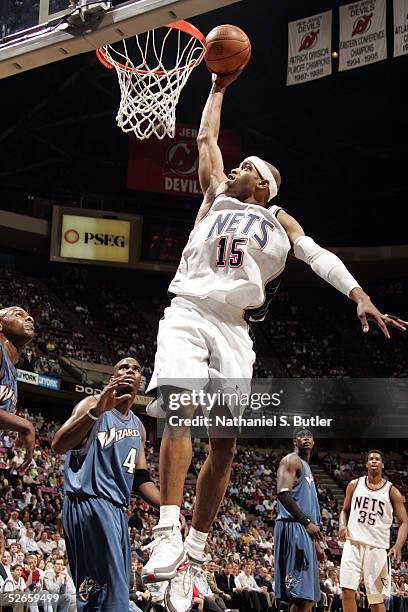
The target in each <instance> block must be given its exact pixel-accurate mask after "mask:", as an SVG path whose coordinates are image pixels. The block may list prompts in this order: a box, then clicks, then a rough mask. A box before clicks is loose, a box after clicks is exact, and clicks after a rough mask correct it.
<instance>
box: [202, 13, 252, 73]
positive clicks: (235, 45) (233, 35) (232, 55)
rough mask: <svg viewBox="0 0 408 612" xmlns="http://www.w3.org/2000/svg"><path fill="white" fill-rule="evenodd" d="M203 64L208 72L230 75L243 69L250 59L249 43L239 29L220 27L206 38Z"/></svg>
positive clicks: (226, 26) (231, 26) (229, 26)
mask: <svg viewBox="0 0 408 612" xmlns="http://www.w3.org/2000/svg"><path fill="white" fill-rule="evenodd" d="M206 40H207V45H208V47H207V51H206V54H205V56H204V59H205V63H206V64H207V68H208V70H209V71H210V72H214V73H215V74H231V73H233V72H235V71H236V70H238V69H239V68H243V67H244V66H246V65H247V63H248V62H249V59H250V57H251V42H250V40H249V38H248V36H247V35H246V34H245V32H244V31H243V30H241V28H238V27H237V26H233V25H220V26H217V27H216V28H214V29H212V30H211V32H210V33H209V34H208V36H207V39H206Z"/></svg>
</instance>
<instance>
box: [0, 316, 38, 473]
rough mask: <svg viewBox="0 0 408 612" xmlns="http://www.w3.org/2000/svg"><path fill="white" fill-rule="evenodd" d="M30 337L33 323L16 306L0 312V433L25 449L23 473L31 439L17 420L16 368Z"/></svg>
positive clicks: (23, 421) (29, 427)
mask: <svg viewBox="0 0 408 612" xmlns="http://www.w3.org/2000/svg"><path fill="white" fill-rule="evenodd" d="M33 336H34V319H33V317H32V316H30V315H29V314H28V313H27V312H26V311H25V310H23V308H20V306H9V307H8V308H2V309H1V310H0V431H16V432H18V444H19V445H20V446H21V447H22V448H24V449H25V451H26V453H25V459H24V462H23V463H22V464H21V466H20V468H19V469H20V470H21V471H23V470H25V468H26V467H27V466H28V465H29V464H30V463H31V459H32V457H33V450H34V443H35V435H34V427H33V425H32V423H30V421H27V419H23V418H21V417H19V416H17V415H16V414H14V413H15V411H16V406H17V370H16V364H17V363H18V361H19V360H20V357H21V353H22V352H23V348H24V346H25V345H26V344H28V343H29V342H30V341H31V340H32V338H33Z"/></svg>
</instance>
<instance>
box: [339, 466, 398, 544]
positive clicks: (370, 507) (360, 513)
mask: <svg viewBox="0 0 408 612" xmlns="http://www.w3.org/2000/svg"><path fill="white" fill-rule="evenodd" d="M391 487H392V484H391V483H390V482H389V481H388V480H387V481H386V482H385V483H384V485H383V486H382V487H381V489H377V490H375V491H373V490H372V489H369V488H368V486H367V479H366V477H365V476H362V477H361V478H359V479H358V482H357V486H356V488H355V491H354V493H353V497H352V499H351V510H350V516H349V520H348V524H347V527H348V530H349V532H350V539H351V540H352V541H354V542H360V543H361V544H367V545H368V546H373V547H375V548H389V546H390V529H391V525H392V521H393V515H394V512H393V507H392V503H391V500H390V489H391Z"/></svg>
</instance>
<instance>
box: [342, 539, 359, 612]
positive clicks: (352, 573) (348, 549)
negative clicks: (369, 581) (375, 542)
mask: <svg viewBox="0 0 408 612" xmlns="http://www.w3.org/2000/svg"><path fill="white" fill-rule="evenodd" d="M364 553H365V547H364V545H362V544H358V543H357V542H351V541H350V540H347V541H346V542H345V543H344V548H343V554H342V557H341V563H340V586H341V590H342V606H343V612H357V601H356V593H357V589H358V586H359V584H360V580H361V576H362V572H363V563H364Z"/></svg>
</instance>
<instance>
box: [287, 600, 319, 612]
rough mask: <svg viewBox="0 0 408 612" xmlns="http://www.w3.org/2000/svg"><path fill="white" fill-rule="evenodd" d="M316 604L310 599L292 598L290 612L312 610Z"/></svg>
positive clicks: (307, 611)
mask: <svg viewBox="0 0 408 612" xmlns="http://www.w3.org/2000/svg"><path fill="white" fill-rule="evenodd" d="M314 605H315V602H314V601H309V600H308V599H292V600H291V601H290V603H289V607H288V612H310V610H311V609H312V608H313V606H314Z"/></svg>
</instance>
